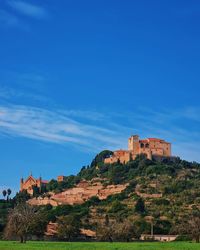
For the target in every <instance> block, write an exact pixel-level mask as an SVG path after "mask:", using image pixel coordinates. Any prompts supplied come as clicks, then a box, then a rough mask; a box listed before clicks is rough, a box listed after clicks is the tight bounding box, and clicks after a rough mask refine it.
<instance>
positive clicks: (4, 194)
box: [2, 190, 7, 199]
mask: <svg viewBox="0 0 200 250" xmlns="http://www.w3.org/2000/svg"><path fill="white" fill-rule="evenodd" d="M2 194H3V197H4V199H5V197H6V195H7V191H6V190H3V191H2Z"/></svg>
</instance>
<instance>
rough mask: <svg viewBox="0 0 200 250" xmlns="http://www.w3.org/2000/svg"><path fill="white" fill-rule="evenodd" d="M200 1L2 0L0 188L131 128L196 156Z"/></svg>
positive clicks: (114, 140) (81, 157)
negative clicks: (163, 140)
mask: <svg viewBox="0 0 200 250" xmlns="http://www.w3.org/2000/svg"><path fill="white" fill-rule="evenodd" d="M199 14H200V2H199V1H177V0H173V1H155V0H152V1H148V0H146V1H144V0H141V1H131V0H127V1H121V0H120V1H118V0H106V1H103V0H101V1H93V0H91V1H88V0H85V1H81V0H79V1H77V0H73V1H71V0H57V1H53V0H48V1H47V0H43V1H41V0H40V1H39V0H38V1H33V0H32V1H31V0H27V1H17V0H0V150H1V154H0V166H1V174H0V189H2V188H4V187H11V188H12V189H13V190H17V189H18V188H19V179H20V177H22V176H23V177H26V176H27V175H29V173H30V172H32V173H33V175H35V176H36V177H38V176H39V175H42V177H43V178H44V179H51V178H53V177H56V176H57V175H60V174H64V175H69V174H75V173H77V172H78V170H79V169H80V168H81V167H82V166H83V165H87V164H89V163H90V161H91V159H92V158H93V157H94V156H95V154H96V153H98V152H99V151H100V150H102V149H117V148H126V147H127V138H128V137H129V136H130V135H131V134H139V135H140V136H141V137H161V138H164V139H166V140H168V141H170V142H172V144H173V154H174V155H179V156H181V157H182V158H184V159H187V160H194V161H200V153H199V152H200V144H199V143H198V141H199V140H200V130H199V127H200V99H199V98H200V93H199V92H200V85H199V83H200V73H199V68H200V60H199V58H200V32H199V25H200V15H199Z"/></svg>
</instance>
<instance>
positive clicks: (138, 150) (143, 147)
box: [104, 135, 171, 164]
mask: <svg viewBox="0 0 200 250" xmlns="http://www.w3.org/2000/svg"><path fill="white" fill-rule="evenodd" d="M140 154H145V155H146V156H147V158H148V159H150V160H151V159H152V157H153V156H155V157H161V158H166V157H171V143H169V142H166V141H165V140H163V139H157V138H147V139H143V140H140V139H139V136H138V135H132V136H131V137H130V138H129V139H128V150H123V149H120V150H116V151H114V153H113V155H111V156H110V157H109V158H106V159H105V160H104V162H105V163H109V164H111V163H114V162H118V161H120V162H121V163H127V162H128V161H130V160H134V159H135V158H136V156H137V155H140Z"/></svg>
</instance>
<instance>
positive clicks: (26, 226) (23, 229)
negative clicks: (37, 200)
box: [4, 203, 36, 243]
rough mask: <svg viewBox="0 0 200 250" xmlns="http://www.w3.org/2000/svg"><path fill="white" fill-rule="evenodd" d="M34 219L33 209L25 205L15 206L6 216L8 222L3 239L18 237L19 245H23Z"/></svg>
mask: <svg viewBox="0 0 200 250" xmlns="http://www.w3.org/2000/svg"><path fill="white" fill-rule="evenodd" d="M35 218H36V212H35V209H34V208H33V207H31V206H29V205H28V204H26V203H22V204H19V205H17V206H16V207H15V208H14V209H12V210H11V211H10V212H9V214H8V222H7V225H6V228H5V235H4V236H5V238H6V239H11V238H13V237H19V239H20V242H21V243H25V242H26V239H27V236H28V235H29V234H30V233H31V227H32V223H33V222H34V220H35Z"/></svg>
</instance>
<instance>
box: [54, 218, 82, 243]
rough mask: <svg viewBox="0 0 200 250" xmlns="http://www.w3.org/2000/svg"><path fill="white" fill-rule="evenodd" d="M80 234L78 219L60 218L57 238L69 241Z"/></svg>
mask: <svg viewBox="0 0 200 250" xmlns="http://www.w3.org/2000/svg"><path fill="white" fill-rule="evenodd" d="M79 234H80V223H79V219H78V217H77V216H75V215H67V216H61V217H59V219H58V237H59V238H61V239H65V240H68V241H71V240H72V239H73V238H75V237H77V236H78V235H79Z"/></svg>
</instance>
